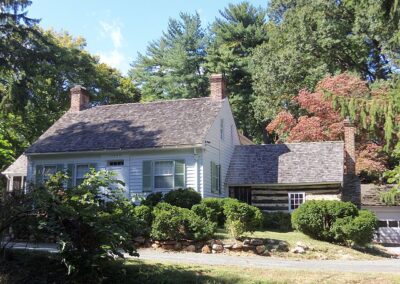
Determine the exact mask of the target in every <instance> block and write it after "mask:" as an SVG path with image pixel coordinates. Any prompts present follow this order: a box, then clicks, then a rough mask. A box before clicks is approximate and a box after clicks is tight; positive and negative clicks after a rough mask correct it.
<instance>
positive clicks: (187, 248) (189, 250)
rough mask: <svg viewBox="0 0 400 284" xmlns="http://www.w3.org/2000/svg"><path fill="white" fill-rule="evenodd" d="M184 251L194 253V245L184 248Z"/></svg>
mask: <svg viewBox="0 0 400 284" xmlns="http://www.w3.org/2000/svg"><path fill="white" fill-rule="evenodd" d="M184 251H187V252H196V247H195V246H194V245H189V246H187V247H185V249H184Z"/></svg>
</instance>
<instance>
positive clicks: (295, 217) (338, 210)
mask: <svg viewBox="0 0 400 284" xmlns="http://www.w3.org/2000/svg"><path fill="white" fill-rule="evenodd" d="M376 224H377V219H376V216H375V215H374V214H373V213H372V212H370V211H366V210H360V211H359V210H358V209H357V207H356V206H355V205H354V204H352V203H351V202H342V201H334V200H312V201H307V202H305V203H303V204H302V205H300V207H299V208H297V209H296V210H295V211H294V212H293V213H292V226H293V228H295V229H296V230H299V231H300V232H303V233H304V234H306V235H309V236H310V237H312V238H314V239H318V240H323V241H329V242H339V243H354V244H358V245H365V244H367V243H369V242H371V240H372V238H373V233H374V230H375V228H376Z"/></svg>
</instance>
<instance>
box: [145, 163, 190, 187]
mask: <svg viewBox="0 0 400 284" xmlns="http://www.w3.org/2000/svg"><path fill="white" fill-rule="evenodd" d="M177 161H183V166H184V168H183V174H177V173H176V162H177ZM150 162H151V164H152V166H151V167H152V173H151V178H152V181H153V182H152V183H153V184H152V192H158V191H164V190H174V189H178V188H180V187H176V186H175V176H176V175H181V176H183V187H182V188H186V186H187V185H186V159H184V158H183V159H178V158H177V159H176V160H171V159H165V160H151V161H150ZM158 162H172V167H173V173H172V188H161V187H160V188H159V187H156V176H170V175H156V174H155V168H156V163H158ZM148 192H150V191H148Z"/></svg>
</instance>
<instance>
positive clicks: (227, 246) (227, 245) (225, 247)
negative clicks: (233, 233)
mask: <svg viewBox="0 0 400 284" xmlns="http://www.w3.org/2000/svg"><path fill="white" fill-rule="evenodd" d="M232 247H233V244H224V249H231V248H232Z"/></svg>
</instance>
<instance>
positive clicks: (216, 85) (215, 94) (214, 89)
mask: <svg viewBox="0 0 400 284" xmlns="http://www.w3.org/2000/svg"><path fill="white" fill-rule="evenodd" d="M210 89H211V95H210V97H211V99H213V100H216V101H221V100H223V99H225V97H226V93H227V91H226V81H225V76H224V75H222V74H212V75H211V77H210Z"/></svg>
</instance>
